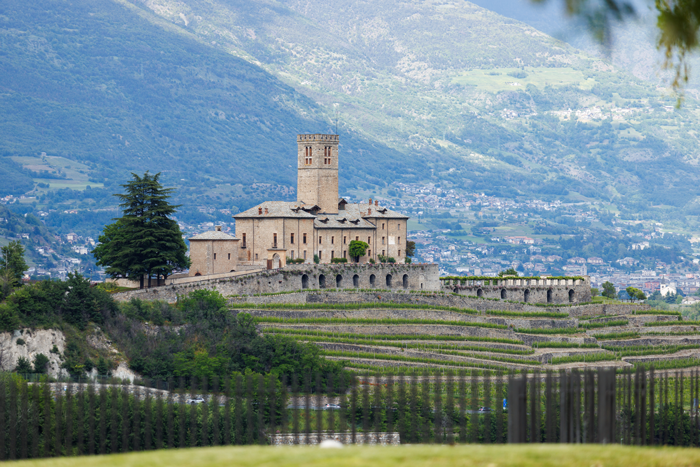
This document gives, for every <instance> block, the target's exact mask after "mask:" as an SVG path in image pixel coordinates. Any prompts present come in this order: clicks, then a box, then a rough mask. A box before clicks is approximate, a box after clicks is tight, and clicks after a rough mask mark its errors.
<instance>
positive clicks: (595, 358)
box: [550, 352, 618, 365]
mask: <svg viewBox="0 0 700 467" xmlns="http://www.w3.org/2000/svg"><path fill="white" fill-rule="evenodd" d="M617 359H618V358H617V356H615V355H613V354H609V353H602V352H596V353H586V354H580V355H569V356H568V357H554V358H552V360H551V362H550V363H551V364H552V365H561V364H563V363H578V362H585V363H591V362H606V361H611V360H617Z"/></svg>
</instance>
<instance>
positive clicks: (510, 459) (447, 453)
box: [6, 444, 700, 467]
mask: <svg viewBox="0 0 700 467" xmlns="http://www.w3.org/2000/svg"><path fill="white" fill-rule="evenodd" d="M698 463H700V450H697V449H680V448H635V447H627V446H597V445H583V446H571V445H567V446H559V445H544V444H539V445H535V446H528V445H520V446H516V445H511V446H502V445H501V446H484V445H476V446H475V445H467V446H457V447H450V446H401V447H349V448H344V449H342V450H336V449H324V450H322V449H319V448H317V447H284V448H270V447H224V448H200V449H191V450H190V449H185V450H173V451H158V452H149V453H138V454H127V455H112V456H92V457H81V458H59V459H45V460H38V461H23V462H22V463H21V465H37V466H45V467H64V466H65V467H74V466H77V467H91V466H116V465H129V466H132V467H138V466H173V467H178V466H182V467H184V466H198V467H200V466H201V467H214V466H241V467H245V466H251V467H253V466H255V467H258V466H261V467H262V466H275V467H292V466H305V467H309V466H331V465H332V466H338V467H342V466H347V467H351V466H352V467H355V466H358V467H359V466H368V465H371V466H378V467H382V466H401V467H413V466H415V467H418V466H421V467H429V466H430V467H432V466H440V467H449V466H475V467H476V466H483V467H496V466H498V467H506V466H518V467H549V466H551V467H591V466H600V467H603V466H605V467H614V466H629V467H647V466H648V467H652V466H653V467H685V466H693V465H698ZM6 465H14V463H12V462H7V463H6Z"/></svg>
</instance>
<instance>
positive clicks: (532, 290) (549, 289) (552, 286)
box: [441, 277, 591, 303]
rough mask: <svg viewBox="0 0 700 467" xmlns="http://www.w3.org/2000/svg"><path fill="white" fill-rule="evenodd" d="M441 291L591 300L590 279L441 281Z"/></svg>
mask: <svg viewBox="0 0 700 467" xmlns="http://www.w3.org/2000/svg"><path fill="white" fill-rule="evenodd" d="M441 282H442V290H444V291H451V292H454V293H457V294H460V295H471V296H474V297H479V298H495V299H500V300H515V301H519V302H525V303H584V302H589V301H590V300H591V282H590V280H589V278H588V277H585V278H583V279H529V278H519V279H500V278H497V277H495V278H493V279H480V280H464V281H460V280H454V279H453V280H443V281H441Z"/></svg>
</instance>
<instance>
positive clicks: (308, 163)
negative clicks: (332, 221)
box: [297, 135, 339, 214]
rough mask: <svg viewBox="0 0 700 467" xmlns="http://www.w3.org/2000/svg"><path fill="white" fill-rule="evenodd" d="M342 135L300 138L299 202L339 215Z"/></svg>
mask: <svg viewBox="0 0 700 467" xmlns="http://www.w3.org/2000/svg"><path fill="white" fill-rule="evenodd" d="M338 139H339V138H338V135H298V136H297V147H298V154H297V158H298V171H297V172H298V178H297V201H303V202H304V203H306V204H317V205H318V206H319V207H320V208H321V212H323V213H326V214H337V213H338Z"/></svg>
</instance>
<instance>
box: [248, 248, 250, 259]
mask: <svg viewBox="0 0 700 467" xmlns="http://www.w3.org/2000/svg"><path fill="white" fill-rule="evenodd" d="M248 261H250V250H248Z"/></svg>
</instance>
